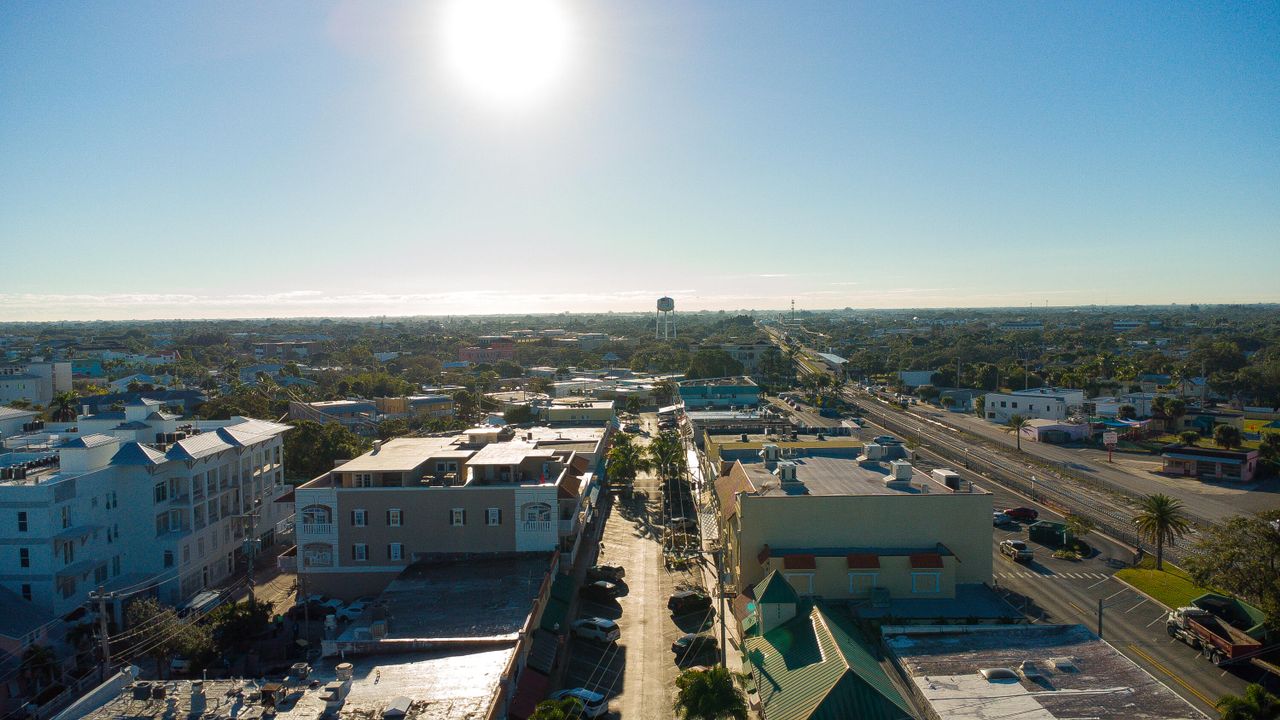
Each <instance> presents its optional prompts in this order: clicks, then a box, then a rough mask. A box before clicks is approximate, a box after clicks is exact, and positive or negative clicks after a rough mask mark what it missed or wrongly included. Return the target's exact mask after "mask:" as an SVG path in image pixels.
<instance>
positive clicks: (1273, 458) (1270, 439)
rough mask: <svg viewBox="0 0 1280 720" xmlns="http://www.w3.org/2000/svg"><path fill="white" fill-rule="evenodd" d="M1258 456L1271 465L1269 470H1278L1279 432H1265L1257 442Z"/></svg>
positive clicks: (1279, 461)
mask: <svg viewBox="0 0 1280 720" xmlns="http://www.w3.org/2000/svg"><path fill="white" fill-rule="evenodd" d="M1258 456H1259V457H1261V458H1262V461H1263V462H1265V463H1267V464H1268V465H1270V466H1271V471H1272V472H1276V471H1277V470H1280V433H1266V434H1265V435H1263V436H1262V442H1260V443H1258Z"/></svg>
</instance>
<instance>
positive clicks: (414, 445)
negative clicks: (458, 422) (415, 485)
mask: <svg viewBox="0 0 1280 720" xmlns="http://www.w3.org/2000/svg"><path fill="white" fill-rule="evenodd" d="M456 442H457V438H456V437H442V438H441V437H424V438H395V439H393V440H388V441H387V442H384V443H383V444H382V447H380V448H378V450H377V451H376V452H374V451H370V452H367V453H365V454H364V455H361V456H360V457H357V458H353V459H352V460H351V461H350V462H347V463H344V464H343V465H342V466H341V467H338V468H335V469H336V470H341V471H342V472H382V471H397V470H400V471H406V470H412V469H414V468H416V467H418V466H419V465H421V464H422V463H424V462H426V461H427V460H429V459H430V458H432V457H435V456H436V455H437V454H438V453H441V452H444V451H446V450H455V449H456V448H455V447H454V445H455V443H456Z"/></svg>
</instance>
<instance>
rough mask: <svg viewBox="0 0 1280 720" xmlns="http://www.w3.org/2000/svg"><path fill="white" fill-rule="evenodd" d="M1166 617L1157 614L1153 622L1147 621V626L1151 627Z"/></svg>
mask: <svg viewBox="0 0 1280 720" xmlns="http://www.w3.org/2000/svg"><path fill="white" fill-rule="evenodd" d="M1164 618H1165V616H1164V615H1157V616H1156V619H1155V620H1152V621H1151V622H1149V623H1147V627H1151V626H1152V625H1155V624H1156V623H1158V622H1160V621H1161V620H1163V619H1164Z"/></svg>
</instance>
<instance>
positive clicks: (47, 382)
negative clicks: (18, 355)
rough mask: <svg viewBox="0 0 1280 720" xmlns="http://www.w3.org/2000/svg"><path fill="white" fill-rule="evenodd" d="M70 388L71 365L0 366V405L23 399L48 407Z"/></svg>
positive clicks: (27, 364) (37, 363) (41, 363)
mask: <svg viewBox="0 0 1280 720" xmlns="http://www.w3.org/2000/svg"><path fill="white" fill-rule="evenodd" d="M70 389H71V363H70V362H28V363H15V364H12V365H0V405H4V404H7V403H12V402H13V401H15V400H23V401H26V402H29V403H31V404H32V405H42V406H46V407H47V406H48V405H49V403H50V402H51V401H52V400H53V396H54V395H57V394H58V393H60V392H67V391H68V390H70Z"/></svg>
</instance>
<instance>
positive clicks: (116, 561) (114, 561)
mask: <svg viewBox="0 0 1280 720" xmlns="http://www.w3.org/2000/svg"><path fill="white" fill-rule="evenodd" d="M119 574H120V556H119V555H116V556H115V557H113V558H111V577H116V576H117V575H119Z"/></svg>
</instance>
